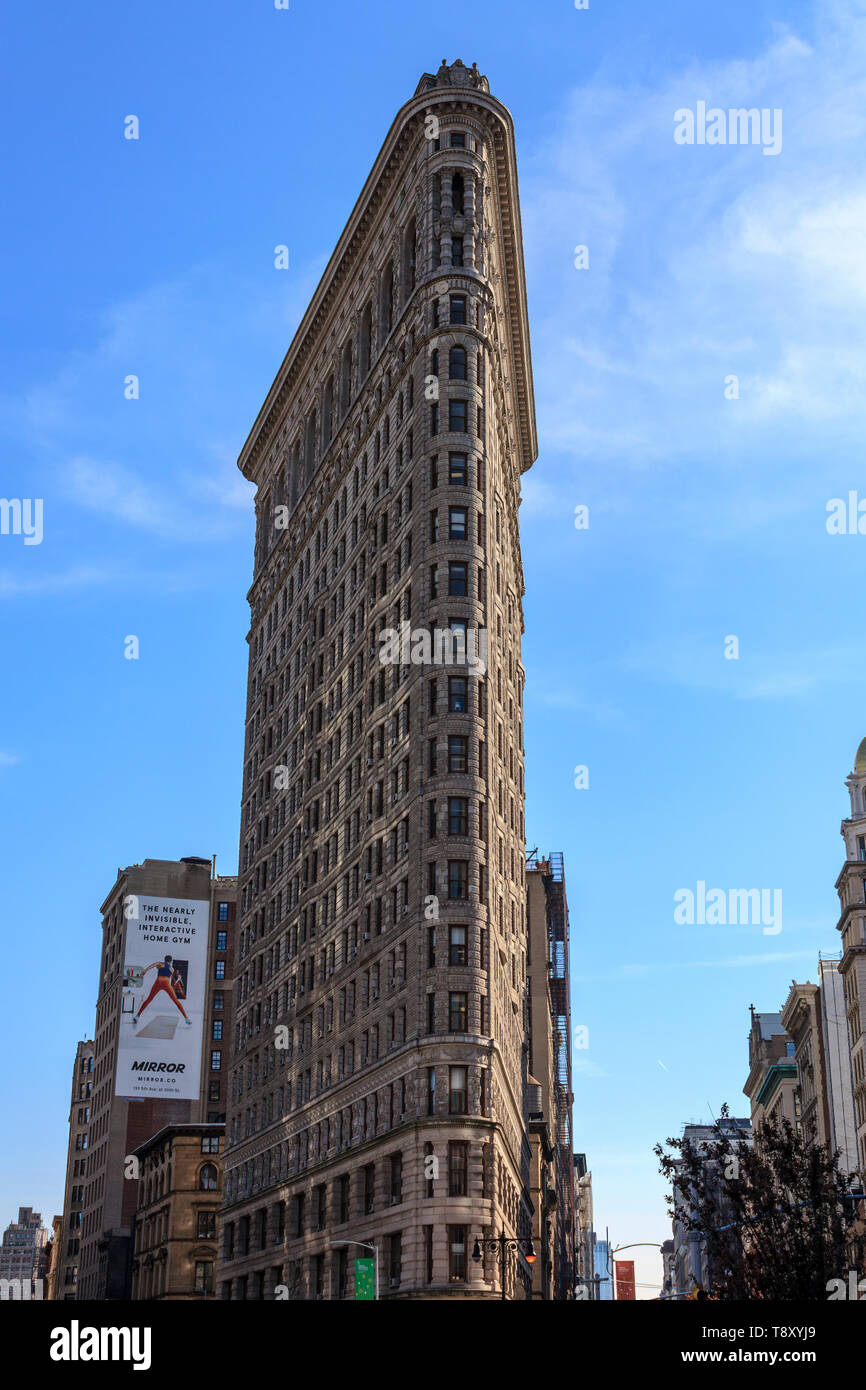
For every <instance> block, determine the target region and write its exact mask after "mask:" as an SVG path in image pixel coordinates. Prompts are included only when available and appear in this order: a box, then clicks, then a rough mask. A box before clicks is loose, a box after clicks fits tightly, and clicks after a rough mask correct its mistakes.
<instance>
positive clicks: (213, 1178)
mask: <svg viewBox="0 0 866 1390" xmlns="http://www.w3.org/2000/svg"><path fill="white" fill-rule="evenodd" d="M198 1185H199V1190H200V1191H201V1192H216V1189H217V1170H216V1164H214V1163H205V1164H203V1166H202V1168H201V1169H200V1171H199V1175H198Z"/></svg>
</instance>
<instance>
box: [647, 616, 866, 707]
mask: <svg viewBox="0 0 866 1390" xmlns="http://www.w3.org/2000/svg"><path fill="white" fill-rule="evenodd" d="M728 635H729V634H728V633H722V632H721V631H720V632H719V637H718V640H717V641H715V642H711V641H709V640H708V639H707V638H706V636H704V635H701V636H700V637H695V638H693V639H691V640H690V639H688V638H685V637H676V636H671V637H670V638H669V639H667V640H664V641H656V640H653V641H647V642H642V643H635V644H633V645H632V646H631V647H630V648H629V649H628V650H627V651H626V653H625V654H624V656H623V658H622V663H623V666H624V667H625V668H626V669H627V670H628V671H629V672H631V673H632V674H641V675H643V676H645V677H647V678H649V679H651V680H655V681H661V682H663V683H665V684H670V685H681V686H685V687H688V688H690V689H695V690H708V691H717V692H718V693H719V694H725V695H729V696H730V697H731V698H732V699H736V700H783V699H789V698H793V697H798V696H801V695H805V694H807V693H809V692H810V691H813V690H815V689H816V688H817V687H819V686H827V685H833V684H835V683H838V682H843V681H844V682H852V681H854V682H858V681H862V680H863V679H866V671H864V668H863V656H862V652H861V651H860V650H859V649H858V648H857V647H856V646H845V645H836V646H832V647H818V648H816V647H810V648H808V649H806V648H804V649H803V650H800V651H797V652H781V653H780V652H774V651H768V650H766V649H764V648H761V647H760V646H759V645H757V644H751V645H750V644H749V642H748V640H747V639H745V638H743V640H742V641H741V644H740V655H739V657H738V658H736V659H726V657H725V655H724V648H725V638H726V637H727V636H728Z"/></svg>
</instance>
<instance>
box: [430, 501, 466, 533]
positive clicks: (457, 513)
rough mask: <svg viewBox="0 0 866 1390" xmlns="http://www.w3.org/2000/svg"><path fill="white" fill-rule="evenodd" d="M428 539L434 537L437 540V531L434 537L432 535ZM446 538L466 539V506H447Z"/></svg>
mask: <svg viewBox="0 0 866 1390" xmlns="http://www.w3.org/2000/svg"><path fill="white" fill-rule="evenodd" d="M430 539H431V540H434V539H435V540H438V539H439V536H438V532H437V534H436V536H435V537H434V536H431V537H430ZM448 539H449V540H450V541H465V539H466V508H465V507H449V508H448Z"/></svg>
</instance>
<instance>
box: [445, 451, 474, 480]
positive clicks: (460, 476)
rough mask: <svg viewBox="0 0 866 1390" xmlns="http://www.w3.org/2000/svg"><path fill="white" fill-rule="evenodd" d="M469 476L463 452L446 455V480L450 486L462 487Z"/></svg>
mask: <svg viewBox="0 0 866 1390" xmlns="http://www.w3.org/2000/svg"><path fill="white" fill-rule="evenodd" d="M468 477H469V472H468V468H467V464H466V455H465V454H449V455H448V481H449V483H450V484H451V486H452V487H464V486H465V485H466V482H467V480H468Z"/></svg>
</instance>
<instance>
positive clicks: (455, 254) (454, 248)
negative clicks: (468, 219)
mask: <svg viewBox="0 0 866 1390" xmlns="http://www.w3.org/2000/svg"><path fill="white" fill-rule="evenodd" d="M451 264H452V265H462V264H463V238H462V236H452V238H451Z"/></svg>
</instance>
